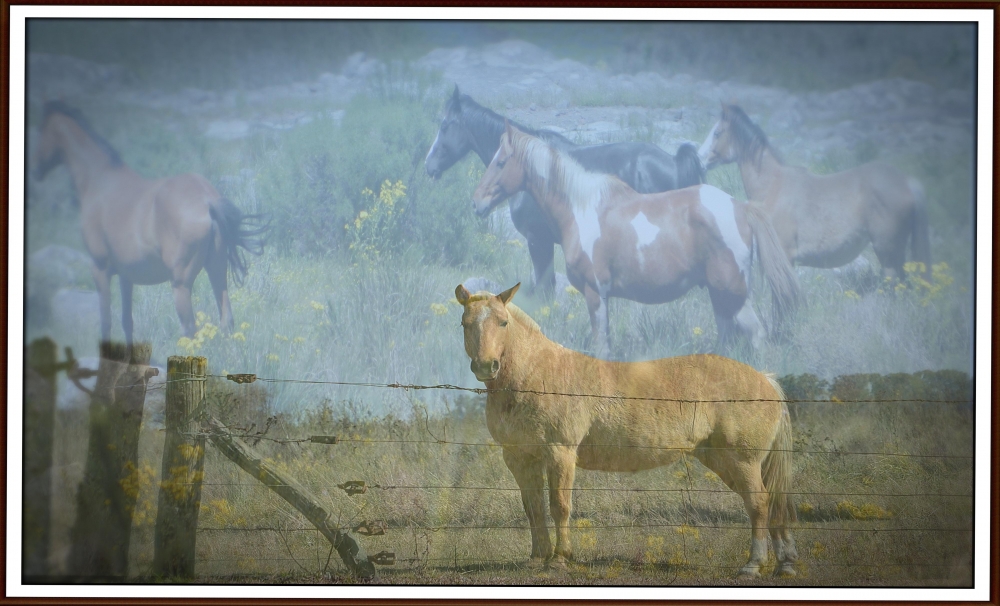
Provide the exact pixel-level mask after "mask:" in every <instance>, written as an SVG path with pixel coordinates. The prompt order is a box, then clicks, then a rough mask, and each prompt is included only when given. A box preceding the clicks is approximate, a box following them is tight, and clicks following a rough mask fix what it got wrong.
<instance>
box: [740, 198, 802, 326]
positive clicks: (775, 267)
mask: <svg viewBox="0 0 1000 606" xmlns="http://www.w3.org/2000/svg"><path fill="white" fill-rule="evenodd" d="M746 213H747V223H749V224H750V229H751V230H752V231H753V235H754V238H755V239H756V240H757V259H758V261H759V262H760V265H761V267H762V268H763V269H764V277H765V279H767V284H768V286H770V287H771V297H772V299H773V301H774V311H775V317H776V318H778V321H776V322H775V324H776V325H778V324H781V321H780V320H781V319H782V318H784V317H786V316H789V315H791V314H793V313H794V312H795V310H796V309H797V308H798V306H799V301H800V300H801V297H802V295H801V291H800V290H799V277H798V275H796V273H795V269H794V268H793V267H792V264H791V262H790V261H789V260H788V255H786V254H785V249H784V248H783V247H782V246H781V240H779V239H778V232H776V231H775V230H774V225H772V224H771V219H770V218H769V217H768V216H767V213H766V212H764V210H762V209H761V208H759V207H758V206H756V205H754V204H753V203H748V204H747V205H746Z"/></svg>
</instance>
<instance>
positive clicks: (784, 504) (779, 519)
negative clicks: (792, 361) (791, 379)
mask: <svg viewBox="0 0 1000 606" xmlns="http://www.w3.org/2000/svg"><path fill="white" fill-rule="evenodd" d="M765 376H766V377H767V380H768V382H769V383H770V384H771V386H772V387H774V390H775V391H776V392H777V393H778V398H780V399H781V420H780V421H778V431H777V433H776V434H775V436H774V441H773V442H771V450H770V452H768V453H767V456H765V457H764V463H763V464H762V465H761V475H762V476H763V479H764V488H765V489H767V494H768V497H769V500H770V512H769V515H770V520H771V522H770V526H771V527H772V528H774V527H781V526H784V525H785V524H787V523H789V522H794V521H795V520H796V517H797V516H796V514H795V503H793V502H792V495H791V490H792V447H793V442H792V420H791V418H790V417H789V415H788V405H787V404H786V403H785V393H784V391H783V390H782V389H781V385H779V384H778V382H777V381H776V380H775V379H774V375H772V374H766V375H765Z"/></svg>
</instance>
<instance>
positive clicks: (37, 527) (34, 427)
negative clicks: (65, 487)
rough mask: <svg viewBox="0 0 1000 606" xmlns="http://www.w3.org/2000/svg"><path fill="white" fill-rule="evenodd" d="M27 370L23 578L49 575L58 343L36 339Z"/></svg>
mask: <svg viewBox="0 0 1000 606" xmlns="http://www.w3.org/2000/svg"><path fill="white" fill-rule="evenodd" d="M25 360H26V361H27V364H26V368H25V369H24V403H23V406H24V461H23V463H24V478H23V482H24V484H23V487H24V494H23V500H22V502H21V533H22V534H21V578H22V579H23V578H26V577H41V576H45V575H47V574H48V558H49V518H50V510H51V506H52V505H51V500H52V429H53V427H52V425H53V420H54V418H55V408H56V370H55V367H56V344H55V343H53V342H52V340H51V339H48V338H43V339H36V340H34V341H32V342H31V344H30V345H29V346H28V347H27V352H26V354H25Z"/></svg>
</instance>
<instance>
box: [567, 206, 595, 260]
mask: <svg viewBox="0 0 1000 606" xmlns="http://www.w3.org/2000/svg"><path fill="white" fill-rule="evenodd" d="M573 217H575V218H576V227H577V230H579V232H580V247H581V248H582V249H583V252H585V253H587V258H589V259H590V260H591V261H593V260H594V243H595V242H597V239H598V238H600V237H601V223H600V221H599V220H598V218H597V209H596V208H594V207H593V206H586V207H584V208H574V209H573Z"/></svg>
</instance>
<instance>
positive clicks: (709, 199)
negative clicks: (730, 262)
mask: <svg viewBox="0 0 1000 606" xmlns="http://www.w3.org/2000/svg"><path fill="white" fill-rule="evenodd" d="M699 194H700V198H701V203H702V205H703V206H704V207H705V208H707V209H708V210H709V212H711V213H712V216H714V217H715V224H716V225H718V226H719V231H720V232H722V239H723V241H725V243H726V247H727V248H729V250H731V251H733V256H734V257H736V265H737V266H739V268H740V271H742V272H743V277H744V278H747V279H749V277H750V247H748V246H747V244H746V242H744V241H743V237H742V236H740V229H739V227H738V226H737V225H736V209H735V208H734V207H733V197H732V196H730V195H729V194H727V193H726V192H724V191H722V190H721V189H719V188H717V187H712V186H711V185H703V186H702V187H701V191H700V192H699Z"/></svg>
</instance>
